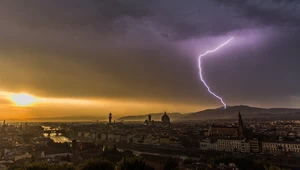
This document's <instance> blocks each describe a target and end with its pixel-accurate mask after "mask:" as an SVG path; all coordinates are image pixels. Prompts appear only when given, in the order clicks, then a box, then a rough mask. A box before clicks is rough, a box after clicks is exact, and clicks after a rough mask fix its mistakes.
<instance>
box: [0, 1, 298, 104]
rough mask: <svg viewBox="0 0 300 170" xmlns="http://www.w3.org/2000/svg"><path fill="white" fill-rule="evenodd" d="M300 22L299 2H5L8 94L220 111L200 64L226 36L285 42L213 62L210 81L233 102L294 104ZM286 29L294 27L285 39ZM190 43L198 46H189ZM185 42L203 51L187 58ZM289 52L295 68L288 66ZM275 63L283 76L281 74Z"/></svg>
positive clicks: (3, 73) (1, 75) (2, 27)
mask: <svg viewBox="0 0 300 170" xmlns="http://www.w3.org/2000/svg"><path fill="white" fill-rule="evenodd" d="M298 14H299V4H298V6H297V5H296V1H263V0H261V1H259V0H252V1H250V0H243V1H242V0H241V1H211V0H201V1H199V0H190V1H182V0H164V1H162V0H153V1H140V0H126V1H125V0H101V1H98V0H89V1H81V0H73V1H69V0H51V1H40V0H31V1H25V0H19V1H11V0H3V1H1V2H0V19H1V20H0V36H1V37H2V38H1V40H0V43H1V45H2V46H1V47H0V48H1V52H0V53H1V55H0V61H1V63H2V66H3V67H0V81H1V82H2V83H1V84H2V85H1V87H3V88H4V87H5V88H6V89H9V88H11V89H13V90H18V89H31V90H33V91H34V92H37V93H41V94H43V95H44V94H46V95H49V96H51V95H53V96H70V97H73V96H74V97H108V98H110V97H111V98H134V99H144V100H156V101H157V100H159V101H176V102H189V103H199V105H218V101H217V100H215V99H214V98H212V97H211V96H210V95H209V94H208V93H207V92H206V90H205V89H204V88H203V86H202V84H201V83H200V82H199V77H198V68H197V64H196V61H197V60H196V57H195V56H197V55H198V54H199V53H200V52H203V51H205V50H207V49H208V48H211V46H212V45H217V44H219V41H223V39H224V38H223V39H222V38H220V39H218V37H222V36H223V35H226V36H227V35H228V36H229V35H241V36H243V35H246V34H248V32H247V31H244V30H248V29H249V30H251V29H252V30H255V31H256V32H258V33H260V34H257V33H256V32H255V31H252V32H255V33H254V34H257V35H259V38H260V39H264V38H266V39H267V38H269V37H267V36H266V35H269V36H270V37H272V36H274V37H275V38H273V37H272V38H273V39H274V40H277V39H278V37H277V39H276V36H277V34H280V35H281V34H282V35H284V36H286V38H284V39H281V41H280V42H279V43H275V41H274V42H272V43H271V42H268V43H270V44H268V45H266V44H263V45H262V46H263V47H264V48H262V47H259V48H258V47H257V46H255V45H253V48H252V50H249V49H248V50H245V51H243V50H241V49H247V48H248V47H243V48H242V47H241V49H240V47H239V48H237V49H235V50H236V51H235V52H228V53H225V54H226V55H223V57H222V56H221V57H216V58H211V59H210V60H205V62H206V66H205V69H206V70H205V77H206V78H207V80H208V81H209V84H211V85H212V87H213V89H216V91H218V93H220V94H221V95H222V94H223V95H224V96H225V98H226V99H230V102H231V103H240V102H242V103H243V102H244V101H245V102H246V101H253V100H256V99H259V100H264V99H265V98H266V97H265V96H266V95H267V96H270V95H273V96H272V98H276V97H283V96H290V95H292V94H295V93H297V92H299V90H298V88H297V87H296V86H297V85H299V82H298V81H296V80H295V78H294V76H295V75H294V74H295V73H296V72H297V71H299V70H298V69H297V68H296V66H294V65H293V64H291V63H290V62H288V61H291V62H292V63H297V61H298V60H297V58H296V56H297V55H296V54H297V53H298V49H297V47H296V46H295V45H289V42H293V44H294V43H299V40H300V37H299V36H293V38H291V37H292V34H294V33H295V32H288V31H289V28H290V27H289V24H292V25H298V21H299V17H298V16H299V15H298ZM281 23H288V25H287V28H284V29H286V30H283V28H282V26H281V25H280V24H281ZM270 26H271V27H272V29H265V27H270ZM291 28H292V27H291ZM270 30H271V31H270ZM249 32H251V31H249ZM279 37H280V36H279ZM273 39H272V40H273ZM192 40H195V42H199V43H192V44H188V45H184V43H183V42H190V41H192ZM213 40H214V41H217V42H213ZM208 42H209V43H208ZM177 43H179V44H180V43H182V44H183V45H182V46H183V47H185V46H187V47H191V46H195V49H196V50H195V52H191V51H189V50H187V49H188V48H183V50H181V49H179V48H177V46H175V45H174V44H177ZM273 43H274V45H272V44H273ZM265 46H266V47H265ZM274 48H275V50H273V49H274ZM280 49H282V50H280ZM231 50H232V48H231ZM287 51H288V52H289V56H288V58H289V59H283V58H282V56H283V55H284V54H285V52H287ZM245 56H246V57H245ZM269 61H273V62H270V63H268V62H269ZM283 61H284V62H283ZM276 62H280V63H283V67H280V69H277V68H276V67H279V66H278V65H276ZM1 63H0V65H1ZM3 63H5V64H3ZM266 63H268V64H266ZM257 64H258V65H259V64H263V66H264V68H262V70H264V71H263V72H262V73H261V71H259V70H256V69H254V68H255V67H256V65H257ZM237 68H239V71H238V72H237V71H236V69H237ZM244 68H247V69H244ZM220 73H226V75H229V77H230V78H228V77H227V76H223V75H222V76H220V75H221V74H220ZM273 73H276V74H273ZM286 73H288V74H289V76H285V75H286ZM230 75H234V76H230ZM244 75H249V76H244ZM275 75H280V76H281V77H282V76H284V78H285V80H284V81H283V80H282V79H278V77H277V76H275ZM249 77H252V78H253V80H256V81H253V80H249ZM267 80H268V81H267ZM236 82H239V83H236ZM254 82H255V83H254ZM256 83H257V84H256ZM274 84H276V85H275V86H274V88H268V87H269V86H272V85H274ZM286 84H288V85H290V86H289V87H290V88H286V87H287V86H286ZM263 89H267V90H266V91H264V90H263ZM275 92H276V93H275ZM214 103H215V104H214Z"/></svg>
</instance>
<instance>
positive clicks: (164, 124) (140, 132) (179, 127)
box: [73, 113, 300, 156]
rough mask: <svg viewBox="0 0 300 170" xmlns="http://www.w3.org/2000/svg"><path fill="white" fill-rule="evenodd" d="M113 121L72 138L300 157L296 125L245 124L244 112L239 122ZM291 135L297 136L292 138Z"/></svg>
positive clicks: (239, 117) (166, 117)
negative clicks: (137, 122) (139, 122)
mask: <svg viewBox="0 0 300 170" xmlns="http://www.w3.org/2000/svg"><path fill="white" fill-rule="evenodd" d="M111 118H112V114H110V115H109V122H108V124H106V125H104V124H103V125H98V127H100V126H101V128H99V129H97V128H94V129H93V128H91V127H92V125H90V126H88V128H83V127H82V126H80V125H79V128H78V129H77V130H75V131H76V133H75V135H74V136H73V138H76V139H79V140H82V141H90V142H98V143H99V142H103V141H111V142H116V143H127V144H138V145H145V146H158V147H170V148H197V149H199V150H206V151H222V152H224V151H225V152H240V153H257V154H269V155H274V156H278V155H290V156H300V141H299V138H298V137H297V134H298V133H297V130H298V129H299V127H298V126H299V124H298V123H297V122H294V124H293V125H292V124H291V123H286V124H288V125H287V126H283V125H282V124H284V123H283V122H282V121H277V122H276V121H275V122H274V121H273V122H267V123H266V122H264V123H262V122H260V123H255V122H249V121H248V122H247V123H246V125H245V124H244V122H243V119H242V115H241V113H238V121H236V122H230V123H228V122H226V123H220V122H219V123H207V122H202V123H198V124H197V123H196V124H193V123H173V124H171V121H170V117H169V116H168V115H167V113H164V114H163V116H162V117H161V120H160V121H154V120H152V119H151V115H148V118H147V119H146V120H145V121H144V122H143V125H141V124H123V123H112V122H111ZM279 122H280V123H279ZM276 124H280V125H281V126H278V127H281V128H278V127H277V131H276V133H275V134H274V133H271V131H272V129H273V128H274V127H276ZM253 125H254V126H253ZM287 127H290V128H291V129H290V128H287ZM73 129H74V128H73ZM79 129H80V130H79ZM84 129H86V130H84ZM284 130H286V131H285V133H283V131H284ZM291 133H293V134H294V135H292V136H291V135H290V134H291ZM286 138H288V139H286Z"/></svg>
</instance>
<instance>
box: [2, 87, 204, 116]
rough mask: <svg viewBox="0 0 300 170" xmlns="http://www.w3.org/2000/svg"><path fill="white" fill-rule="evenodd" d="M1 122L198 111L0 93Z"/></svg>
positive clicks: (123, 101) (170, 105)
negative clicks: (13, 119) (7, 120)
mask: <svg viewBox="0 0 300 170" xmlns="http://www.w3.org/2000/svg"><path fill="white" fill-rule="evenodd" d="M0 100H1V101H2V103H0V108H1V109H0V119H10V118H17V119H24V120H26V119H30V118H43V117H62V116H71V117H72V116H75V117H76V116H87V115H88V116H95V117H99V116H100V117H101V116H104V117H105V116H107V115H106V114H108V113H110V112H112V113H113V114H114V118H117V117H122V116H126V115H141V114H148V113H160V112H164V111H167V112H182V113H184V112H190V111H194V110H200V108H199V106H198V105H197V104H181V103H177V104H173V103H168V102H166V103H164V102H154V101H146V100H145V101H143V100H138V99H118V98H117V99H112V98H71V97H70V98H65V97H45V96H38V95H34V94H32V93H30V92H19V93H17V92H8V91H0Z"/></svg>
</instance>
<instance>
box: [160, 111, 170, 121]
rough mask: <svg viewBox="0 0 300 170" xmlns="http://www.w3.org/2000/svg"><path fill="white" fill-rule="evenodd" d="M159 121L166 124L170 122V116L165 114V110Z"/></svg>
mask: <svg viewBox="0 0 300 170" xmlns="http://www.w3.org/2000/svg"><path fill="white" fill-rule="evenodd" d="M161 121H162V123H166V124H169V123H170V117H169V116H168V115H167V113H166V112H165V114H164V115H163V116H162V117H161Z"/></svg>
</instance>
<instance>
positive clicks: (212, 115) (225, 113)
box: [180, 105, 300, 121]
mask: <svg viewBox="0 0 300 170" xmlns="http://www.w3.org/2000/svg"><path fill="white" fill-rule="evenodd" d="M238 112H241V114H242V116H243V118H281V119H287V118H290V119H293V118H295V119H296V118H298V119H299V118H300V109H291V108H270V109H266V108H259V107H250V106H244V105H240V106H228V107H227V108H226V109H224V108H216V109H207V110H203V111H199V112H196V113H192V114H189V115H186V116H183V117H182V118H180V120H182V121H187V120H212V119H236V118H237V115H238Z"/></svg>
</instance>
